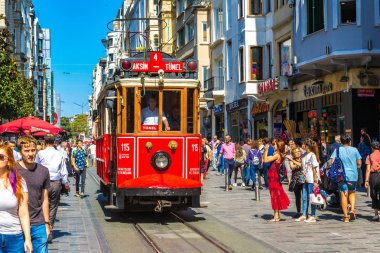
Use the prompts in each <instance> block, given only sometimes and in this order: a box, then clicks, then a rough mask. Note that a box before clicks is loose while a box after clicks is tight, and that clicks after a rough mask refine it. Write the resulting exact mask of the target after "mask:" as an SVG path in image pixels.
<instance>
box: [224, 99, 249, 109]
mask: <svg viewBox="0 0 380 253" xmlns="http://www.w3.org/2000/svg"><path fill="white" fill-rule="evenodd" d="M247 105H248V100H247V99H240V100H237V101H234V102H232V103H229V104H227V105H226V110H227V112H232V111H236V110H239V109H241V108H244V107H247Z"/></svg>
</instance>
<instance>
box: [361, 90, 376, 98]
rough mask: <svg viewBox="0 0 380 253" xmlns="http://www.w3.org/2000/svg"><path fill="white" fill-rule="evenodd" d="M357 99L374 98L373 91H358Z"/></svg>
mask: <svg viewBox="0 0 380 253" xmlns="http://www.w3.org/2000/svg"><path fill="white" fill-rule="evenodd" d="M358 97H360V98H363V97H366V98H369V97H375V89H358Z"/></svg>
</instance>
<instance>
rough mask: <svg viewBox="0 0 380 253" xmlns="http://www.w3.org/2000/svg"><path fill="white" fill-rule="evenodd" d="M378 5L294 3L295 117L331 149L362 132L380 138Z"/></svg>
mask: <svg viewBox="0 0 380 253" xmlns="http://www.w3.org/2000/svg"><path fill="white" fill-rule="evenodd" d="M379 5H380V3H379V1H363V0H352V1H347V0H332V1H310V0H307V1H300V0H298V1H295V19H294V53H295V55H296V57H295V60H296V61H295V63H296V64H295V66H296V68H297V72H296V75H295V76H294V77H293V78H292V79H293V80H292V83H293V88H292V89H293V92H292V104H291V116H292V117H293V118H294V120H295V121H296V122H298V125H299V126H302V127H301V129H300V130H302V131H303V132H305V135H306V134H307V135H308V136H310V137H315V138H321V140H322V142H323V143H326V144H327V145H328V144H331V143H332V142H333V141H334V135H336V134H349V135H351V136H352V137H353V141H354V145H356V144H357V143H358V141H359V137H360V128H362V127H365V128H368V132H369V134H370V136H371V137H372V138H373V139H379V138H380V136H379V135H380V102H379V101H380V81H379V80H380V69H379V67H380V38H379V36H377V35H378V34H380V10H379Z"/></svg>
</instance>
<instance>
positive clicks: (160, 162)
mask: <svg viewBox="0 0 380 253" xmlns="http://www.w3.org/2000/svg"><path fill="white" fill-rule="evenodd" d="M151 164H152V166H153V168H154V169H155V170H157V171H165V170H167V169H168V168H169V166H170V164H171V159H170V156H169V154H168V153H166V152H163V151H158V152H156V153H154V155H153V156H152V159H151Z"/></svg>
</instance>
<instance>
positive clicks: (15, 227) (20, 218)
mask: <svg viewBox="0 0 380 253" xmlns="http://www.w3.org/2000/svg"><path fill="white" fill-rule="evenodd" d="M0 235H1V236H0V238H1V239H0V252H4V253H6V252H31V251H32V248H33V247H32V242H31V237H30V220H29V211H28V190H27V187H26V183H25V181H24V179H23V178H22V177H21V176H20V175H19V173H18V170H17V166H16V162H15V160H14V158H13V151H12V149H11V148H9V147H7V146H3V145H1V146H0Z"/></svg>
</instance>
